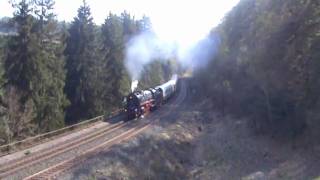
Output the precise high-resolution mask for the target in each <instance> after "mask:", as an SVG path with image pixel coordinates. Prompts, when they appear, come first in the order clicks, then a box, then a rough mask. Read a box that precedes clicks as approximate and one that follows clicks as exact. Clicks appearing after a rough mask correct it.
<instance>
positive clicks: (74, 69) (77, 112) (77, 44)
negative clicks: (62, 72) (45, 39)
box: [65, 1, 103, 122]
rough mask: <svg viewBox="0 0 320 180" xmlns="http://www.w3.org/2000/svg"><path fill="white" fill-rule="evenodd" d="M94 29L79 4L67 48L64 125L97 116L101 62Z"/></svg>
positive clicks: (86, 11) (101, 89)
mask: <svg viewBox="0 0 320 180" xmlns="http://www.w3.org/2000/svg"><path fill="white" fill-rule="evenodd" d="M96 33H97V32H96V29H95V25H94V23H93V19H92V17H91V12H90V7H89V6H88V4H87V3H86V1H83V5H82V6H81V7H80V8H79V9H78V16H77V17H75V18H74V21H73V22H72V24H71V27H70V29H69V37H68V38H67V47H66V50H65V54H66V56H67V64H66V69H67V79H66V87H65V93H66V94H67V97H68V99H69V100H70V102H71V105H70V106H69V107H68V109H67V115H66V118H67V119H66V121H68V122H75V121H78V120H80V119H86V118H89V117H93V116H95V115H98V114H99V113H101V112H102V111H103V106H102V105H101V100H100V99H101V98H100V95H101V93H102V92H101V91H103V87H102V86H101V78H100V75H101V74H100V73H101V71H102V66H101V58H99V55H98V46H97V40H96Z"/></svg>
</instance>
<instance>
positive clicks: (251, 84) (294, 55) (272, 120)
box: [198, 0, 320, 136]
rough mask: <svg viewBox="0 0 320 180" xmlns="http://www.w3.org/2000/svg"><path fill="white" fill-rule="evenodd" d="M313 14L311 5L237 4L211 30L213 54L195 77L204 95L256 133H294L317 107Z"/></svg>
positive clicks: (251, 0) (248, 0) (250, 0)
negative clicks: (215, 38) (216, 43)
mask: <svg viewBox="0 0 320 180" xmlns="http://www.w3.org/2000/svg"><path fill="white" fill-rule="evenodd" d="M319 10H320V9H319V2H317V1H309V0H303V1H301V0H292V1H280V0H277V1H271V0H267V1H260V0H259V1H255V0H242V1H241V2H240V3H239V5H238V6H237V7H235V8H234V9H233V10H232V11H231V12H230V13H229V14H228V15H227V16H226V18H225V19H224V22H223V23H222V24H221V25H220V26H219V27H218V28H217V29H215V30H214V31H213V35H217V34H218V35H219V36H220V38H221V40H222V41H221V44H220V47H219V53H217V54H216V55H215V57H214V58H213V61H212V62H211V63H210V65H209V66H208V67H207V68H206V71H205V72H199V73H198V75H199V76H198V77H199V78H200V79H202V80H201V81H202V82H203V83H204V87H207V88H205V89H206V91H207V92H206V93H207V94H209V95H210V96H211V97H212V99H213V100H214V101H215V102H216V104H217V106H219V107H220V109H221V110H222V111H225V110H228V111H229V112H233V113H235V114H237V115H245V116H250V117H251V119H252V122H253V125H254V127H255V128H256V130H258V131H260V132H261V131H262V132H263V131H265V132H271V133H273V134H282V135H283V134H287V135H291V136H295V135H298V134H300V133H301V132H302V131H303V130H304V128H305V127H306V119H307V118H308V116H307V114H308V112H310V111H315V110H316V109H317V108H318V107H319V100H318V99H319V95H318V94H317V92H319V88H320V83H319V80H318V78H317V77H319V76H318V75H319V74H318V73H319V68H318V67H319V61H318V60H319V58H320V56H319V52H318V50H317V49H319V42H320V38H319V37H320V36H319V28H320V26H319V25H320V18H319V15H320V14H319V13H320V11H319ZM208 75H209V77H210V78H209V79H207V80H203V79H204V77H208Z"/></svg>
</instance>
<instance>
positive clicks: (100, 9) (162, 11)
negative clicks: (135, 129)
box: [0, 0, 239, 45]
mask: <svg viewBox="0 0 320 180" xmlns="http://www.w3.org/2000/svg"><path fill="white" fill-rule="evenodd" d="M8 2H9V0H0V17H3V16H9V17H10V16H12V13H13V9H12V7H11V5H10V4H9V3H8ZM238 2H239V0H211V1H210V0H87V3H88V4H89V5H90V7H91V12H92V16H93V18H94V21H95V23H96V24H102V23H103V22H104V19H105V18H106V17H107V15H108V14H109V12H112V13H116V14H120V13H121V12H123V11H124V10H126V11H127V12H129V13H130V14H132V15H134V16H135V18H136V19H139V18H141V17H142V16H143V15H146V16H148V17H150V19H151V22H152V24H153V28H154V31H155V32H156V34H157V35H158V36H159V37H160V38H161V39H163V40H167V41H176V42H178V43H179V44H185V45H188V44H193V43H195V42H196V41H198V40H199V39H201V38H203V37H204V36H205V35H207V34H208V32H210V30H211V29H212V28H213V27H215V26H216V25H218V24H219V23H220V22H221V19H223V17H224V15H225V14H226V13H227V12H228V11H229V10H231V9H232V7H234V6H235V5H236V4H237V3H238ZM81 4H82V0H56V10H55V12H56V14H57V17H58V19H59V20H65V21H72V20H73V17H75V16H76V15H77V9H78V8H79V6H80V5H81Z"/></svg>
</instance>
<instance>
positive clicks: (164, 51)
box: [125, 32, 174, 80]
mask: <svg viewBox="0 0 320 180" xmlns="http://www.w3.org/2000/svg"><path fill="white" fill-rule="evenodd" d="M173 50H174V48H173V46H172V45H170V44H169V43H166V42H163V41H161V40H160V39H159V38H158V37H157V36H156V35H155V34H154V33H153V32H144V33H141V34H139V35H137V36H136V37H134V38H132V39H131V40H130V41H129V43H128V44H127V46H126V58H125V65H126V68H127V70H128V72H129V74H130V76H131V80H139V78H140V75H141V72H142V70H143V68H144V66H145V65H147V64H149V63H151V62H152V61H153V60H167V59H169V58H170V57H172V56H173V55H174V53H173Z"/></svg>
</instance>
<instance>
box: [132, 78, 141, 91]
mask: <svg viewBox="0 0 320 180" xmlns="http://www.w3.org/2000/svg"><path fill="white" fill-rule="evenodd" d="M138 84H139V81H138V80H133V81H132V82H131V92H133V91H134V90H136V89H137V87H138Z"/></svg>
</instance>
